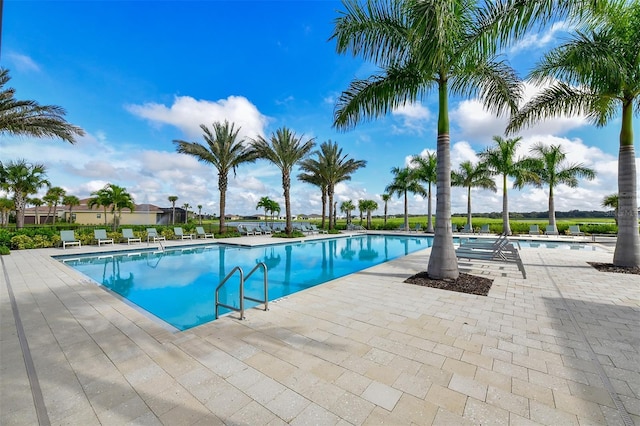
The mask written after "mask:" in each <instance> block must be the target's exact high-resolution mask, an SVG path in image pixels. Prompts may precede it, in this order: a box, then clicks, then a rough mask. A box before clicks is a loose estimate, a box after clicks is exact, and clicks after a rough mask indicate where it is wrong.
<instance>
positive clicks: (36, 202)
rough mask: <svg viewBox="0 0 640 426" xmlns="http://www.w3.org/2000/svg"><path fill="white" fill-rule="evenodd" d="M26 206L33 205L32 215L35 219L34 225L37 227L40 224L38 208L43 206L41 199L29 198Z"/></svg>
mask: <svg viewBox="0 0 640 426" xmlns="http://www.w3.org/2000/svg"><path fill="white" fill-rule="evenodd" d="M27 203H28V204H31V205H33V207H34V214H35V218H34V221H33V222H34V224H35V225H37V224H39V223H40V221H39V220H38V208H39V207H40V206H41V205H43V204H44V201H42V199H40V198H29V199H28V200H27Z"/></svg>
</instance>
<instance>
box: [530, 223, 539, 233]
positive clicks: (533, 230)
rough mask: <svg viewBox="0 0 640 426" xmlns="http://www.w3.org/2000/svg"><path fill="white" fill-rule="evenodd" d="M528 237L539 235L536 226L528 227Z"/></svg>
mask: <svg viewBox="0 0 640 426" xmlns="http://www.w3.org/2000/svg"><path fill="white" fill-rule="evenodd" d="M529 235H540V228H538V225H529Z"/></svg>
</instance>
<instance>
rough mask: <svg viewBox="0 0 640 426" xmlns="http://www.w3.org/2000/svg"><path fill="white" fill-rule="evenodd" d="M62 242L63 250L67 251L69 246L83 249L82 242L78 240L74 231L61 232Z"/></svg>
mask: <svg viewBox="0 0 640 426" xmlns="http://www.w3.org/2000/svg"><path fill="white" fill-rule="evenodd" d="M60 241H62V249H63V250H64V249H66V248H67V246H78V247H81V246H82V244H81V243H80V241H78V240H76V234H75V232H73V231H60Z"/></svg>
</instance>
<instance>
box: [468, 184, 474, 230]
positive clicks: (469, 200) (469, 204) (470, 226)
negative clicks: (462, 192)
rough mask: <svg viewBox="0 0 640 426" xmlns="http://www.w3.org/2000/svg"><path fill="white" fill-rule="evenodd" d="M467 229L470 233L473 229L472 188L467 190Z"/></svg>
mask: <svg viewBox="0 0 640 426" xmlns="http://www.w3.org/2000/svg"><path fill="white" fill-rule="evenodd" d="M467 227H468V228H469V231H471V230H472V229H473V225H472V224H471V187H469V188H468V189H467Z"/></svg>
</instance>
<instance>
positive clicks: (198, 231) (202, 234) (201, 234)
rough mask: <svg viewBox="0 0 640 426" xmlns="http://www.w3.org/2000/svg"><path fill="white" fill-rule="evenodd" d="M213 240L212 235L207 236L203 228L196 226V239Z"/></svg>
mask: <svg viewBox="0 0 640 426" xmlns="http://www.w3.org/2000/svg"><path fill="white" fill-rule="evenodd" d="M209 237H211V238H215V237H214V235H213V234H207V233H206V232H204V228H203V227H202V226H196V238H209Z"/></svg>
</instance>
